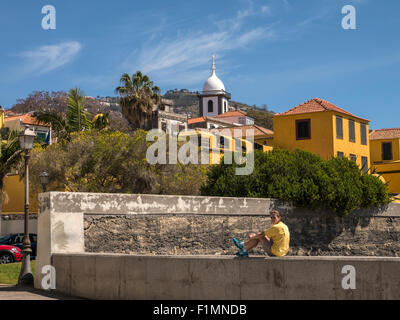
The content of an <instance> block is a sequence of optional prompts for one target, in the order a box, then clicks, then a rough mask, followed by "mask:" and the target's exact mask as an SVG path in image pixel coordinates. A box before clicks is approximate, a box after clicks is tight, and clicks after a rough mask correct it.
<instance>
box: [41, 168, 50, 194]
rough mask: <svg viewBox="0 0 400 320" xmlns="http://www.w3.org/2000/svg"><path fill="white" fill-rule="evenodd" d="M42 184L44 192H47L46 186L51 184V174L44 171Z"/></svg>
mask: <svg viewBox="0 0 400 320" xmlns="http://www.w3.org/2000/svg"><path fill="white" fill-rule="evenodd" d="M39 178H40V183H41V184H42V188H43V192H46V186H47V184H48V183H49V174H48V173H47V172H46V171H43V172H42V173H41V174H40V176H39Z"/></svg>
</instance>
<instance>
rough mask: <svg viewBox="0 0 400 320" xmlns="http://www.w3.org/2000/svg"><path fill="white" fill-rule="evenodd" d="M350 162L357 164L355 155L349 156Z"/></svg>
mask: <svg viewBox="0 0 400 320" xmlns="http://www.w3.org/2000/svg"><path fill="white" fill-rule="evenodd" d="M350 160H351V161H354V162H357V156H356V155H355V154H351V155H350Z"/></svg>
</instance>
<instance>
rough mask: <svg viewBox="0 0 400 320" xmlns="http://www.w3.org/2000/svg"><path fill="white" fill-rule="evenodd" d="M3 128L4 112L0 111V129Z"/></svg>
mask: <svg viewBox="0 0 400 320" xmlns="http://www.w3.org/2000/svg"><path fill="white" fill-rule="evenodd" d="M3 127H4V111H3V110H0V129H1V128H3Z"/></svg>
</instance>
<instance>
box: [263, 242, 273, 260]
mask: <svg viewBox="0 0 400 320" xmlns="http://www.w3.org/2000/svg"><path fill="white" fill-rule="evenodd" d="M273 244H274V241H273V240H272V239H270V241H267V239H265V238H264V239H262V247H263V249H264V251H265V253H266V254H267V255H268V256H270V257H275V255H274V254H273V253H272V251H271V248H272V245H273Z"/></svg>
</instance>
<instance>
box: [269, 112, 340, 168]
mask: <svg viewBox="0 0 400 320" xmlns="http://www.w3.org/2000/svg"><path fill="white" fill-rule="evenodd" d="M305 119H310V120H311V121H310V125H311V139H305V140H296V120H305ZM332 126H333V124H332V113H331V112H313V113H307V114H298V115H289V116H274V140H273V147H274V148H282V149H288V150H295V149H301V150H305V151H309V152H313V153H316V154H319V155H320V156H321V157H322V158H323V159H326V160H327V159H330V158H331V157H332V156H333V155H334V147H333V135H332V132H333V127H332Z"/></svg>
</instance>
